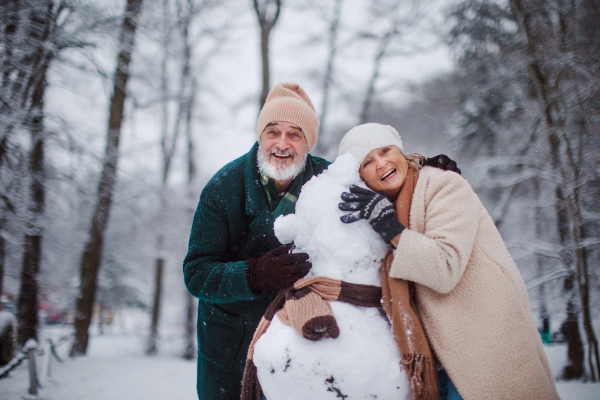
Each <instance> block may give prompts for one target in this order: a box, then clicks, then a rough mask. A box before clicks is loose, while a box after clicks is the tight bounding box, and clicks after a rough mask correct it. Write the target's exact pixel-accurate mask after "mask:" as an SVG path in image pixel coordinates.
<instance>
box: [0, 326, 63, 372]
mask: <svg viewBox="0 0 600 400" xmlns="http://www.w3.org/2000/svg"><path fill="white" fill-rule="evenodd" d="M46 340H47V341H48V344H49V348H50V354H51V355H52V357H53V358H54V359H55V360H56V361H58V362H59V363H64V362H65V360H63V359H62V358H61V357H60V356H59V355H58V352H57V350H56V349H57V348H58V347H60V346H61V345H63V344H65V343H67V342H68V341H69V338H68V337H66V336H64V337H62V338H60V339H59V340H58V341H57V342H56V343H54V341H53V340H52V339H46ZM45 354H46V351H45V350H44V348H42V347H41V346H40V347H38V348H37V349H36V352H35V355H36V356H38V357H42V356H44V355H45ZM27 358H29V355H28V353H27V349H26V348H23V349H22V350H21V351H20V352H19V353H18V354H17V355H15V356H14V357H13V359H12V360H10V362H9V363H8V364H6V365H5V366H4V367H2V368H0V380H2V379H4V378H7V377H8V376H9V374H10V373H11V372H12V371H14V370H15V369H16V368H17V367H18V366H19V365H21V364H22V363H23V361H24V360H26V359H27Z"/></svg>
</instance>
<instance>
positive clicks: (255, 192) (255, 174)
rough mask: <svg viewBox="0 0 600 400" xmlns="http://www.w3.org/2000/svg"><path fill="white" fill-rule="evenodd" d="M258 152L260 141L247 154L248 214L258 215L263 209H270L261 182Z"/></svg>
mask: <svg viewBox="0 0 600 400" xmlns="http://www.w3.org/2000/svg"><path fill="white" fill-rule="evenodd" d="M257 152H258V142H256V143H254V146H252V148H251V149H250V151H249V152H248V153H247V155H246V173H245V186H246V215H251V216H257V215H258V214H259V213H260V212H261V211H262V210H264V209H265V208H266V209H269V203H268V202H267V196H266V195H265V192H264V190H263V188H262V186H261V183H260V173H259V171H258V164H257V163H256V154H257Z"/></svg>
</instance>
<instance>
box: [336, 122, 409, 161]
mask: <svg viewBox="0 0 600 400" xmlns="http://www.w3.org/2000/svg"><path fill="white" fill-rule="evenodd" d="M385 146H396V147H397V148H399V149H400V151H402V152H404V146H403V145H402V139H401V138H400V135H399V134H398V132H397V131H396V130H395V129H394V128H393V127H391V126H390V125H381V124H375V123H369V124H364V125H359V126H356V127H354V128H352V129H350V130H349V131H348V133H346V135H344V137H343V138H342V141H341V142H340V148H339V150H338V156H341V155H344V154H346V153H350V154H352V155H353V156H354V158H355V159H356V160H357V161H358V163H359V164H360V163H362V162H363V160H364V159H365V157H366V156H367V154H369V153H370V152H371V151H373V150H375V149H378V148H380V147H385Z"/></svg>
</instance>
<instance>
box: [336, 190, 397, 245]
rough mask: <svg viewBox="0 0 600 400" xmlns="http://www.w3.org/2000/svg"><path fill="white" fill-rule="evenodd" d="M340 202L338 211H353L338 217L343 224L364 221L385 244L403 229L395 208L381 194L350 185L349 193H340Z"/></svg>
mask: <svg viewBox="0 0 600 400" xmlns="http://www.w3.org/2000/svg"><path fill="white" fill-rule="evenodd" d="M342 200H344V203H340V204H339V206H338V207H339V208H340V210H342V211H353V212H351V213H350V214H346V215H342V216H341V217H340V219H341V220H342V222H343V223H345V224H349V223H351V222H355V221H358V220H359V219H366V220H367V221H369V224H371V227H372V228H373V230H374V231H375V232H377V233H379V234H380V235H381V237H382V238H383V240H385V242H386V243H389V242H390V240H392V239H393V238H394V236H396V235H398V234H399V233H401V232H402V231H403V230H404V229H405V227H404V225H402V224H401V223H400V222H399V221H398V217H397V216H396V208H395V207H394V205H393V204H392V203H390V201H389V200H388V199H387V198H386V197H385V196H384V195H383V194H381V193H377V192H374V191H372V190H369V189H363V188H361V187H359V186H356V185H351V186H350V193H348V192H344V193H342Z"/></svg>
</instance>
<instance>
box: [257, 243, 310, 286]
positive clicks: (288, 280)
mask: <svg viewBox="0 0 600 400" xmlns="http://www.w3.org/2000/svg"><path fill="white" fill-rule="evenodd" d="M293 247H294V245H293V244H284V245H281V246H279V247H277V248H275V249H273V250H271V251H269V252H268V253H267V254H265V255H264V256H262V257H261V258H250V259H248V261H247V264H248V266H247V268H246V275H247V277H248V286H250V289H251V290H252V291H253V292H255V293H256V292H260V291H261V290H281V289H285V288H288V287H290V286H292V285H293V284H294V282H296V281H297V280H298V279H300V278H303V277H304V276H306V274H308V271H310V269H311V267H312V264H311V263H310V261H308V254H306V253H290V250H292V249H293Z"/></svg>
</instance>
